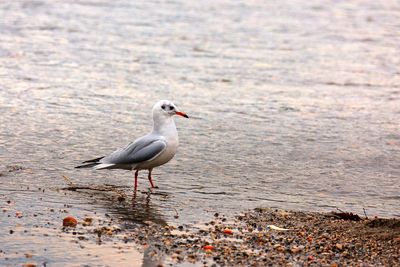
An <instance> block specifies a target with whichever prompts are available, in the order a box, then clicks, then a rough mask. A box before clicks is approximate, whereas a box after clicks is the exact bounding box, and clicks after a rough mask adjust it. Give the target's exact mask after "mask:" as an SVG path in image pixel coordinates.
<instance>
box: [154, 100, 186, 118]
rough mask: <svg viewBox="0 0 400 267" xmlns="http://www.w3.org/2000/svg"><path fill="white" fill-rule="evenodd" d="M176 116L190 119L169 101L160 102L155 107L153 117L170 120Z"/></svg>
mask: <svg viewBox="0 0 400 267" xmlns="http://www.w3.org/2000/svg"><path fill="white" fill-rule="evenodd" d="M174 115H179V116H182V117H185V118H189V116H188V115H186V113H185V112H182V111H179V110H178V108H177V107H176V106H175V105H174V103H172V102H171V101H169V100H160V101H158V102H157V103H156V104H155V105H154V107H153V117H159V118H162V117H164V118H169V117H172V116H174Z"/></svg>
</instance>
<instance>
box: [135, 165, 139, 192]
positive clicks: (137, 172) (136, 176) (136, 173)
mask: <svg viewBox="0 0 400 267" xmlns="http://www.w3.org/2000/svg"><path fill="white" fill-rule="evenodd" d="M138 176H139V170H136V172H135V192H136V189H137V184H138V182H137V178H138Z"/></svg>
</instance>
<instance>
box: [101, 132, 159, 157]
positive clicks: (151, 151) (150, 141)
mask: <svg viewBox="0 0 400 267" xmlns="http://www.w3.org/2000/svg"><path fill="white" fill-rule="evenodd" d="M166 148H167V143H166V141H165V140H164V139H160V138H158V139H156V138H154V137H153V138H152V136H151V135H148V136H144V137H142V138H140V139H138V140H136V141H135V142H133V143H130V144H129V145H127V146H126V147H124V148H121V149H118V150H116V151H114V152H113V153H111V154H110V155H108V156H106V157H104V158H103V159H102V160H101V161H100V162H101V163H106V164H134V163H139V162H143V161H147V160H150V159H152V158H154V157H156V156H158V155H159V154H161V153H162V152H163V151H164V150H165V149H166Z"/></svg>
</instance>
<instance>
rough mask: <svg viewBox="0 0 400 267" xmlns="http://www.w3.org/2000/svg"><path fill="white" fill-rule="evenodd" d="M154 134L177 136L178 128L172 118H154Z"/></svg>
mask: <svg viewBox="0 0 400 267" xmlns="http://www.w3.org/2000/svg"><path fill="white" fill-rule="evenodd" d="M153 132H157V133H160V134H162V135H168V134H175V133H176V126H175V121H174V119H173V118H172V117H169V118H167V119H165V118H164V119H160V118H154V120H153Z"/></svg>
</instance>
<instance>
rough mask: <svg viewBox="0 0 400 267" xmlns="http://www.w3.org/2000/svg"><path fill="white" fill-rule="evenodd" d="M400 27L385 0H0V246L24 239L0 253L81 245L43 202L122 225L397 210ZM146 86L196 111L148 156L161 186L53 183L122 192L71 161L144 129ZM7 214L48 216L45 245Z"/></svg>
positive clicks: (127, 181)
mask: <svg viewBox="0 0 400 267" xmlns="http://www.w3.org/2000/svg"><path fill="white" fill-rule="evenodd" d="M399 32H400V4H399V2H398V1H384V3H375V2H373V1H367V0H365V1H320V2H319V3H308V2H304V1H287V2H286V3H285V2H281V1H280V2H277V1H201V2H200V1H191V2H189V1H180V0H177V1H160V2H159V1H143V2H140V1H128V0H121V1H101V0H93V1H90V0H89V1H72V0H71V1H39V0H38V1H3V2H1V3H0V114H1V116H0V126H1V127H0V160H1V165H2V166H1V168H2V169H1V174H2V175H1V176H0V207H1V208H2V209H5V210H7V211H4V212H3V214H0V216H1V220H0V230H1V231H0V244H2V245H1V246H4V247H3V251H6V252H7V253H6V254H7V255H8V256H10V254H12V253H14V252H15V251H21V252H20V254H15V253H14V254H15V255H14V254H12V255H13V256H12V257H10V258H12V259H9V260H4V255H3V259H2V258H1V253H0V264H10V262H11V263H12V262H13V263H19V262H25V261H24V260H23V258H24V256H23V253H24V252H25V251H30V250H32V251H33V254H34V257H33V260H34V261H37V262H45V261H47V262H49V263H51V262H62V261H64V260H65V259H66V257H67V256H68V255H67V256H66V255H64V254H63V253H61V252H60V251H59V250H57V247H59V248H63V247H65V246H66V243H68V247H70V248H69V251H70V252H71V255H80V254H76V253H78V252H77V251H80V248H79V246H77V245H76V244H75V243H72V242H69V241H68V242H67V241H66V240H67V239H68V237H66V238H64V239H60V238H58V237H57V235H58V234H59V230H57V229H58V228H59V227H58V222H59V221H61V219H62V218H63V217H64V216H65V214H64V215H63V214H61V213H59V212H55V213H52V212H50V211H49V210H50V209H55V210H56V211H60V210H63V209H65V205H67V208H66V209H67V211H66V213H68V214H73V215H75V216H78V217H80V218H81V217H83V216H85V215H87V214H89V215H93V213H94V212H96V216H99V217H101V216H104V214H105V213H108V214H111V215H112V216H115V217H116V218H119V219H120V220H121V222H122V223H123V222H132V221H133V222H138V221H142V220H154V221H157V222H159V223H165V222H169V223H176V224H180V223H190V222H198V221H203V220H207V219H208V218H209V217H210V216H212V214H213V213H214V212H215V211H219V212H223V213H225V214H227V215H232V214H235V213H238V212H241V211H243V210H244V209H246V208H254V207H258V206H268V207H279V208H286V209H301V210H320V211H331V210H335V209H336V208H340V209H343V210H348V211H352V212H357V213H363V208H365V210H366V212H367V214H368V215H370V216H373V215H378V216H386V217H399V216H400V193H399V192H400V68H399V66H400V45H399V44H400V35H399ZM159 99H171V100H173V101H174V102H175V104H176V105H178V106H179V107H180V108H181V109H182V110H184V111H185V112H187V113H188V114H189V116H191V119H189V120H186V119H183V118H176V123H177V126H178V128H179V129H178V130H179V134H180V148H179V151H178V154H177V155H176V157H175V158H174V159H173V160H172V161H171V162H170V163H169V164H167V165H165V166H162V167H160V168H157V169H156V170H155V171H154V181H155V183H156V184H157V185H158V186H159V187H160V188H159V189H158V190H157V194H153V195H151V196H149V197H145V195H144V194H142V193H140V195H142V196H140V197H139V198H138V199H137V200H136V205H135V206H134V207H132V206H129V205H128V206H123V205H122V206H121V205H116V204H114V202H112V201H110V200H109V196H108V195H107V194H102V193H101V192H100V193H95V192H94V193H93V194H86V193H82V192H63V191H57V190H56V189H57V188H61V187H64V186H66V183H65V181H64V179H63V176H64V175H65V176H68V177H69V178H70V179H71V180H72V181H73V182H75V183H78V184H82V185H88V184H90V185H96V184H98V185H101V184H113V185H116V186H121V187H122V190H124V191H125V192H127V193H129V192H130V190H131V188H132V187H133V174H132V173H130V172H127V171H101V172H100V171H99V172H93V171H91V170H75V169H73V167H74V166H75V165H77V164H78V163H79V162H80V161H81V160H84V159H89V158H92V157H96V156H101V155H104V154H105V153H109V152H111V151H113V150H114V149H115V148H118V147H120V146H123V145H125V144H126V143H128V142H130V141H132V140H133V139H135V138H136V137H138V136H140V135H142V134H145V133H146V132H147V131H149V130H150V129H151V125H152V122H151V120H150V118H151V107H152V105H153V104H154V103H155V102H156V101H157V100H159ZM16 166H18V167H21V168H22V169H21V170H14V169H15V168H16ZM39 188H40V189H39ZM139 188H140V190H141V191H146V190H147V188H148V181H147V179H146V173H145V172H143V173H142V178H141V180H139ZM43 189H45V192H43ZM7 200H11V201H12V202H11V204H8V203H6V201H7ZM16 210H18V211H21V212H23V214H24V215H25V214H26V215H27V216H26V218H24V219H23V220H18V218H14V217H15V216H13V212H14V211H16ZM175 210H176V211H175ZM176 212H178V213H179V215H180V216H179V219H175V218H174V217H173V216H174V215H175V214H176ZM34 213H35V214H39V215H38V217H33V216H29V215H32V214H34ZM6 214H11V215H12V216H11V217H7V216H6ZM3 215H4V216H3ZM38 218H39V219H38ZM48 220H50V221H54V225H52V226H48V225H47V224H46V222H47V221H48ZM15 226H18V227H21V229H31V228H34V227H38V229H42V230H43V229H44V230H46V229H49V231H50V232H51V231H53V232H54V234H49V235H48V236H47V237H46V238H47V241H46V242H52V244H54V247H55V248H54V249H53V250H49V251H47V252H46V253H45V254H43V253H41V252H40V249H41V247H40V246H39V245H38V247H32V242H33V241H32V240H36V241H37V242H38V243H40V242H44V241H43V240H41V241H40V239H39V238H36V239H35V238H32V237H30V238H26V237H24V233H23V231H22V230H21V231H16V232H15V233H14V234H13V235H10V234H9V229H14V227H15ZM132 227H133V226H132ZM69 238H71V237H69ZM31 239H32V240H31ZM5 244H7V245H5ZM44 244H47V243H44ZM43 247H44V248H45V247H46V245H43ZM0 249H2V248H1V247H0ZM88 250H90V249H89V248H88ZM110 250H112V248H110ZM85 259H87V261H88V262H92V264H96V263H97V262H98V264H100V265H101V264H107V263H106V262H107V261H106V260H105V259H104V258H101V257H100V258H96V260H93V259H92V258H91V256H90V255H86V254H84V253H83V254H82V255H81V257H80V261H78V262H82V261H85ZM69 260H71V261H73V259H69ZM69 263H73V262H69ZM121 264H122V263H121Z"/></svg>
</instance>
